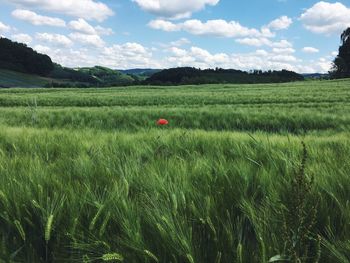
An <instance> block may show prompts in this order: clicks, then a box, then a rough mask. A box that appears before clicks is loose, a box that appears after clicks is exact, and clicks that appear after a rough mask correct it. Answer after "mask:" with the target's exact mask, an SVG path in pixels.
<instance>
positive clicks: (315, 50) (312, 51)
mask: <svg viewBox="0 0 350 263" xmlns="http://www.w3.org/2000/svg"><path fill="white" fill-rule="evenodd" d="M302 51H303V52H304V53H318V52H319V50H318V49H317V48H314V47H304V48H303V49H302Z"/></svg>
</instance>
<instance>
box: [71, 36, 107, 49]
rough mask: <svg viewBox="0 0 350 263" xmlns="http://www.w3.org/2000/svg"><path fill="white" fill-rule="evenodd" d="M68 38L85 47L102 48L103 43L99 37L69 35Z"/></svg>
mask: <svg viewBox="0 0 350 263" xmlns="http://www.w3.org/2000/svg"><path fill="white" fill-rule="evenodd" d="M69 37H70V38H71V39H73V40H74V41H77V42H79V43H80V44H82V45H85V46H94V47H99V48H101V47H103V46H104V45H105V42H104V41H103V40H102V39H101V37H100V36H99V35H88V34H82V33H77V32H76V33H70V34H69Z"/></svg>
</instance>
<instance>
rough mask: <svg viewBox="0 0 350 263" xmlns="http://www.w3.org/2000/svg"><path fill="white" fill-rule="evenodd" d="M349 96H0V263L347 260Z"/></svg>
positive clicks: (248, 90)
mask: <svg viewBox="0 0 350 263" xmlns="http://www.w3.org/2000/svg"><path fill="white" fill-rule="evenodd" d="M349 87H350V86H349V81H333V82H328V81H324V82H323V81H322V82H307V83H290V84H281V85H204V86H186V87H166V88H163V87H127V88H115V89H86V90H80V89H72V90H70V89H6V90H0V262H35V263H40V262H128V263H130V262H131V263H133V262H137V263H138V262H149V263H151V262H162V263H163V262H172V263H184V262H188V263H202V262H208V263H209V262H210V263H212V262H214V263H226V262H237V263H253V262H259V263H260V262H266V263H267V262H303V263H309V262H312V263H316V262H320V263H324V262H325V263H328V262H329V263H334V262H340V263H345V262H346V263H347V262H349V260H350V243H349V240H350V225H349V222H350V206H349V204H350V203H349V196H350V177H349V174H350V165H349V164H350V163H349V155H350V133H349V131H348V129H349V126H350V97H349V94H350V93H349ZM160 117H164V118H167V119H169V121H170V125H169V126H167V127H155V121H156V120H157V119H158V118H160ZM302 142H303V143H304V144H305V147H304V146H303V144H302Z"/></svg>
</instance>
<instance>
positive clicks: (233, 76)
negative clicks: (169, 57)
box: [145, 67, 304, 85]
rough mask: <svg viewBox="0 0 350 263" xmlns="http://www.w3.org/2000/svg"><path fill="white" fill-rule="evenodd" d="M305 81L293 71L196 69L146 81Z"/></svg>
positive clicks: (167, 72) (173, 71) (177, 70)
mask: <svg viewBox="0 0 350 263" xmlns="http://www.w3.org/2000/svg"><path fill="white" fill-rule="evenodd" d="M299 80H304V77H303V76H302V75H299V74H297V73H295V72H293V71H288V70H281V71H271V70H270V71H262V70H254V71H252V72H246V71H241V70H234V69H222V68H216V69H205V70H201V69H196V68H189V67H184V68H171V69H165V70H162V71H160V72H157V73H154V74H153V75H152V76H150V77H149V78H148V79H146V80H145V83H146V84H151V85H192V84H194V85H196V84H218V83H231V84H248V83H281V82H291V81H299Z"/></svg>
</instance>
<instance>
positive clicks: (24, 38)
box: [11, 34, 33, 45]
mask: <svg viewBox="0 0 350 263" xmlns="http://www.w3.org/2000/svg"><path fill="white" fill-rule="evenodd" d="M11 39H13V40H14V41H16V42H19V43H25V44H27V45H28V44H30V43H31V42H32V40H33V39H32V37H31V36H30V35H28V34H15V35H12V36H11Z"/></svg>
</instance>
